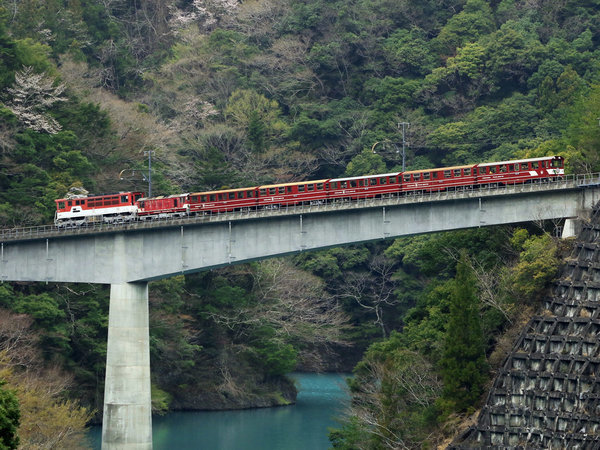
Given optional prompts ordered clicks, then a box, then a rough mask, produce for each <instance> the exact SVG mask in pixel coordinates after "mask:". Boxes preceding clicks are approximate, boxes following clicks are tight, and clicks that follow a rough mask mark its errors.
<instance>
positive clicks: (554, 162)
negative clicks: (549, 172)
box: [552, 159, 560, 167]
mask: <svg viewBox="0 0 600 450" xmlns="http://www.w3.org/2000/svg"><path fill="white" fill-rule="evenodd" d="M552 167H560V161H559V160H558V159H553V160H552Z"/></svg>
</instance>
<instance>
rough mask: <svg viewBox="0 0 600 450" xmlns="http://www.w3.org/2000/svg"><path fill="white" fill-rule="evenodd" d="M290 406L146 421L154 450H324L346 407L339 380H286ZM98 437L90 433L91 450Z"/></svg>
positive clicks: (98, 431) (331, 377) (181, 414)
mask: <svg viewBox="0 0 600 450" xmlns="http://www.w3.org/2000/svg"><path fill="white" fill-rule="evenodd" d="M292 377H293V378H294V379H295V380H296V385H297V386H298V390H299V392H298V400H297V403H296V404H295V405H292V406H283V407H279V408H259V409H248V410H242V411H215V412H212V411H194V412H174V413H171V414H168V415H166V416H163V417H154V418H153V419H152V438H153V441H154V442H153V443H154V445H153V447H154V450H167V449H177V450H187V449H198V450H204V449H206V450H259V449H260V450H271V449H272V450H307V449H310V450H319V449H327V448H329V447H330V445H329V439H328V437H327V436H328V428H330V427H337V426H338V424H337V422H336V421H335V417H339V416H340V415H341V412H342V411H343V409H344V407H345V406H346V405H347V402H348V401H349V397H348V394H347V392H346V390H345V386H346V383H345V377H346V376H345V375H340V374H301V373H295V374H292ZM101 434H102V431H101V429H100V428H99V427H97V428H94V429H93V430H92V432H91V438H92V440H93V443H94V449H99V448H100V442H101Z"/></svg>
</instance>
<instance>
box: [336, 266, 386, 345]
mask: <svg viewBox="0 0 600 450" xmlns="http://www.w3.org/2000/svg"><path fill="white" fill-rule="evenodd" d="M393 274H394V261H393V260H392V259H390V258H387V257H386V256H384V255H376V256H375V257H373V258H372V259H371V261H370V262H369V272H353V273H350V274H348V276H347V278H346V282H345V283H344V284H343V285H342V286H341V287H340V288H339V290H338V293H337V295H338V296H339V297H345V298H350V299H353V300H354V301H356V303H358V305H359V306H361V307H362V308H364V309H366V310H368V311H372V312H373V313H374V314H375V322H374V323H375V324H376V325H378V326H379V328H380V329H381V335H382V336H383V337H386V336H387V330H386V326H385V322H384V318H383V315H384V308H385V307H386V306H393V305H396V304H398V299H397V298H396V296H395V295H394V289H395V283H394V281H393V280H392V275H393Z"/></svg>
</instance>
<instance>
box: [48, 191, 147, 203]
mask: <svg viewBox="0 0 600 450" xmlns="http://www.w3.org/2000/svg"><path fill="white" fill-rule="evenodd" d="M127 194H143V192H141V191H121V192H111V193H110V194H92V195H90V194H88V195H80V194H77V195H75V196H72V197H64V198H57V199H56V200H54V201H55V202H62V201H66V200H81V199H86V200H87V199H90V200H91V199H94V198H102V197H114V196H116V195H127Z"/></svg>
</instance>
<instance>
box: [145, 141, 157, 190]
mask: <svg viewBox="0 0 600 450" xmlns="http://www.w3.org/2000/svg"><path fill="white" fill-rule="evenodd" d="M154 153H155V152H154V151H153V150H144V156H146V155H147V156H148V197H152V155H154Z"/></svg>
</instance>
